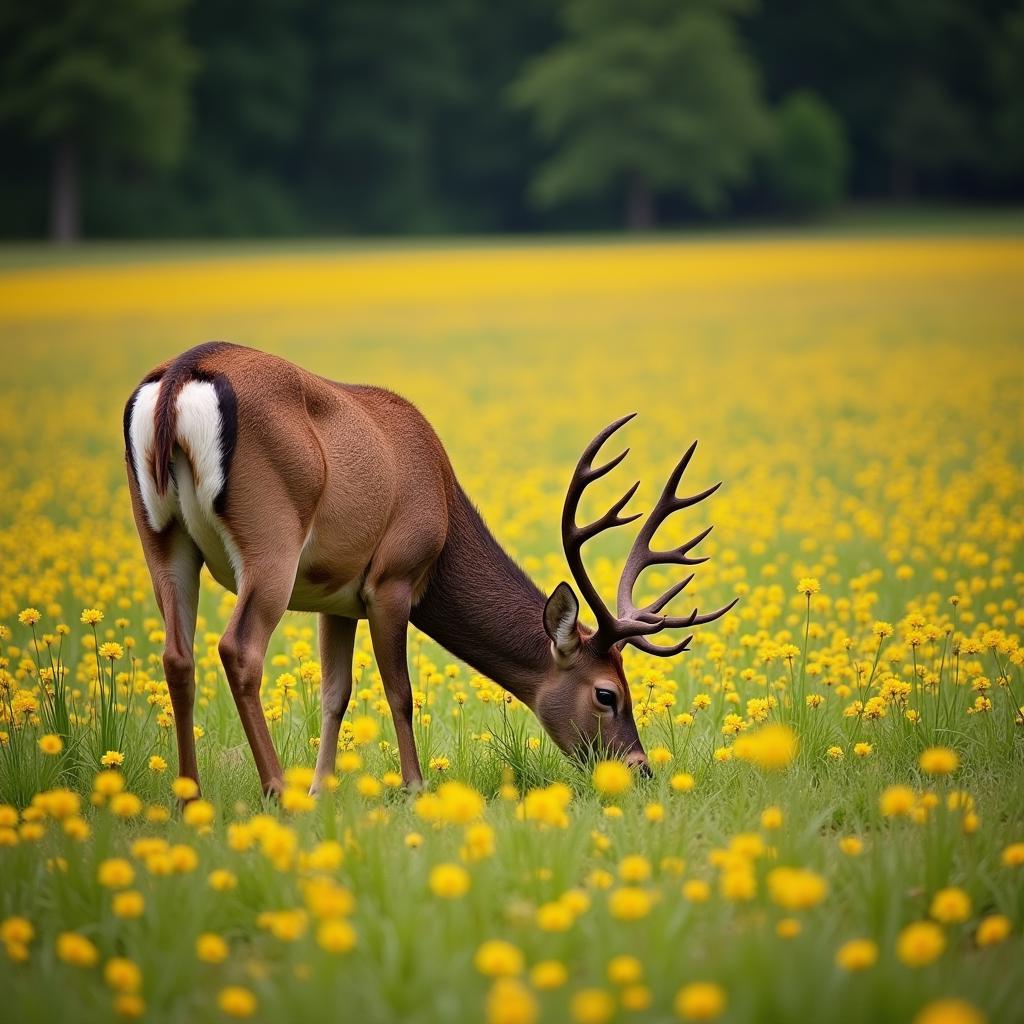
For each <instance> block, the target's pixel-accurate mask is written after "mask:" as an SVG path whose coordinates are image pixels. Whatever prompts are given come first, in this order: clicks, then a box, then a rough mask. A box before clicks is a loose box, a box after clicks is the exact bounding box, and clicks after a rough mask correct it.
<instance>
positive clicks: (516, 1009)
mask: <svg viewBox="0 0 1024 1024" xmlns="http://www.w3.org/2000/svg"><path fill="white" fill-rule="evenodd" d="M538 1014H539V1009H538V1006H537V1000H536V998H535V997H534V995H533V993H532V992H531V991H530V990H529V989H528V988H527V987H526V986H525V985H524V984H523V983H522V982H521V981H519V979H518V978H497V979H495V981H494V984H493V985H492V986H491V990H490V991H489V992H488V993H487V1008H486V1020H487V1024H536V1021H537V1017H538Z"/></svg>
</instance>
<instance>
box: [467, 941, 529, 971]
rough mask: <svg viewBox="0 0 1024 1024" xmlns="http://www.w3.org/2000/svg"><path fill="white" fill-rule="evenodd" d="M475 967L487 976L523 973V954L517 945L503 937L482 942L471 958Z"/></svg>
mask: <svg viewBox="0 0 1024 1024" xmlns="http://www.w3.org/2000/svg"><path fill="white" fill-rule="evenodd" d="M473 964H474V966H475V967H476V969H477V970H478V971H479V972H480V973H481V974H483V975H484V976H485V977H488V978H504V977H512V976H514V975H518V974H522V973H523V966H524V963H523V954H522V951H521V950H520V949H519V947H518V946H513V945H512V943H511V942H505V941H504V939H489V940H488V941H487V942H484V943H482V944H481V945H480V946H479V948H478V949H477V951H476V956H474V958H473Z"/></svg>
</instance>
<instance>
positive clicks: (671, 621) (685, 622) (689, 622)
mask: <svg viewBox="0 0 1024 1024" xmlns="http://www.w3.org/2000/svg"><path fill="white" fill-rule="evenodd" d="M738 603H739V598H738V597H734V598H733V599H732V600H731V601H730V602H729V603H728V604H724V605H722V607H721V608H716V609H715V610H714V611H713V612H705V613H704V614H703V615H701V614H699V613H698V612H697V609H696V608H694V609H693V611H692V612H691V613H690V614H689V615H679V616H675V615H666V616H664V617H663V619H662V621H663V622H664V624H665V625H664V627H663V628H664V629H688V628H689V627H690V626H706V625H707V624H708V623H709V622H714V621H715V619H720V618H721V617H722V616H723V615H725V614H726V613H727V612H729V611H731V610H732V609H733V607H734V606H735V605H736V604H738Z"/></svg>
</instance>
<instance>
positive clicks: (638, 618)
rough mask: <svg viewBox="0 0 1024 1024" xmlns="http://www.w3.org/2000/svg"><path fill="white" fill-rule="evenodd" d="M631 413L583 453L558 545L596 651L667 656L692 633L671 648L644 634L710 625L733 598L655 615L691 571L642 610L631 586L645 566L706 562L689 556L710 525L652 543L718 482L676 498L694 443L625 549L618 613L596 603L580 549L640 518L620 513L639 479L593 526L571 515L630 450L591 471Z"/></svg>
mask: <svg viewBox="0 0 1024 1024" xmlns="http://www.w3.org/2000/svg"><path fill="white" fill-rule="evenodd" d="M635 415H636V413H630V414H629V415H628V416H623V417H622V418H621V419H618V420H616V421H615V422H614V423H610V424H609V425H608V426H607V427H605V428H604V430H602V431H601V432H600V433H599V434H598V435H597V436H596V437H595V438H594V440H593V441H591V442H590V444H588V445H587V447H586V448H585V449H584V450H583V454H582V455H581V456H580V460H579V462H578V463H577V464H576V469H575V470H574V472H573V475H572V479H571V480H570V481H569V488H568V491H567V492H566V495H565V505H564V507H563V509H562V544H563V546H564V547H565V557H566V560H567V561H568V563H569V569H570V570H571V572H572V575H573V579H575V580H576V584H577V586H578V587H579V588H580V593H581V594H582V595H583V597H584V598H585V599H586V602H587V604H589V605H590V608H591V611H593V613H594V617H595V618H596V619H597V633H596V634H595V635H594V639H593V643H594V644H595V646H596V647H597V648H598V649H599V650H608V649H610V648H611V647H613V646H615V645H616V644H619V645H624V644H626V643H631V644H633V646H634V647H637V648H639V649H640V650H641V651H646V652H647V653H648V654H654V655H657V656H659V657H664V658H667V657H671V656H672V655H674V654H681V653H682V652H683V651H685V650H687V649H688V648H689V645H690V642H691V641H692V640H693V635H692V634H691V635H689V636H687V637H686V638H685V639H684V640H682V641H681V642H680V643H677V644H672V645H671V646H668V647H659V646H657V645H656V644H652V643H651V642H650V640H648V639H647V637H648V636H649V635H651V634H652V633H659V632H661V630H663V629H689V628H690V627H691V626H696V625H704V624H706V623H708V622H713V621H714V620H715V619H718V618H720V617H721V616H723V615H725V613H726V612H728V611H729V609H730V608H732V607H733V605H735V604H736V600H733V601H730V602H729V604H727V605H724V606H723V607H722V608H719V609H717V610H716V611H713V612H708V613H706V614H704V615H701V614H700V613H699V612H698V610H697V609H696V608H694V610H693V611H692V612H691V613H690V615H687V616H674V615H662V614H660V613H661V610H662V609H663V608H664V607H665V606H666V605H667V604H668V603H669V602H670V601H671V600H672V599H673V598H675V597H676V596H678V595H679V594H680V593H681V592H682V591H683V590H684V589H685V588H686V586H687V585H688V584H689V582H690V580H692V579H693V573H690V575H689V576H687V577H686V579H684V580H682V581H681V582H679V583H675V584H673V585H672V586H671V587H669V589H668V590H666V591H665V593H664V594H662V595H661V597H659V598H657V599H656V600H654V601H652V602H651V603H650V604H647V605H644V607H642V608H637V606H636V605H635V604H634V603H633V588H634V587H635V586H636V581H637V579H638V578H639V576H640V574H641V573H642V572H643V571H644V570H645V569H646V568H648V567H649V566H652V565H687V566H690V565H700V563H701V562H706V561H707V559H706V558H691V557H690V551H692V550H693V548H695V547H696V546H697V545H698V544H699V543H700V542H701V541H702V540H703V539H704V538H705V537H706V536H707V535H708V534H709V533H710V532H711V530H712V527H710V526H709V527H708V528H707V529H706V530H703V531H702V532H701V533H699V534H697V536H696V537H694V538H692V539H691V540H689V541H687V542H686V543H685V544H681V545H680V546H679V547H677V548H672V549H670V550H667V551H654V550H652V549H651V540H652V539H653V538H654V534H655V533H656V532H657V531H658V528H659V527H660V526H661V524H662V523H663V522H664V521H665V520H666V519H667V518H668V517H669V516H670V515H671V514H672V513H673V512H678V511H679V510H680V509H684V508H689V507H690V506H691V505H696V504H697V503H698V502H701V501H703V500H704V499H705V498H707V497H708V496H709V495H711V494H714V492H715V491H717V490H718V488H719V487H721V483H717V484H715V485H714V486H713V487H709V488H707V489H706V490H704V491H701V492H700V493H699V494H694V495H692V496H690V497H686V498H680V497H678V496H677V494H676V489H677V488H678V487H679V481H680V480H681V479H682V476H683V473H684V472H685V471H686V467H687V466H688V465H689V464H690V459H691V458H692V457H693V453H694V450H695V449H696V447H697V442H696V441H694V442H693V444H692V445H690V447H689V448H688V449H687V451H686V454H685V455H683V457H682V458H681V459H680V460H679V462H678V463H677V464H676V467H675V469H673V470H672V473H671V474H670V475H669V478H668V482H667V483H666V484H665V488H664V490H663V491H662V492H661V497H660V498H659V499H658V501H657V504H656V505H655V506H654V509H653V510H652V512H651V513H650V515H649V516H648V517H647V520H646V521H645V522H644V524H643V526H642V527H641V528H640V532H639V533H638V534H637V537H636V540H635V541H634V542H633V546H632V548H630V552H629V556H628V558H627V559H626V564H625V567H624V569H623V571H622V577H621V579H620V581H619V590H618V614H617V615H613V614H612V613H611V611H610V610H609V609H608V607H607V605H605V603H604V602H603V601H602V600H601V597H600V595H599V594H598V593H597V588H596V587H595V586H594V584H593V583H592V582H591V580H590V577H589V576H588V575H587V570H586V566H585V565H584V563H583V553H582V549H583V545H584V544H585V543H586V542H587V541H588V540H590V538H591V537H594V536H596V535H597V534H598V533H601V532H602V531H604V530H608V529H611V528H613V527H616V526H625V525H626V524H627V523H631V522H634V521H635V520H637V519H639V518H640V515H641V514H640V513H637V514H636V515H631V516H623V515H620V513H621V512H622V510H623V509H624V508H625V507H626V505H627V504H628V502H629V500H630V499H631V498H632V497H633V495H634V494H635V493H636V489H637V487H639V486H640V481H639V480H638V481H637V482H636V483H635V484H633V486H632V487H631V488H630V489H629V490H628V491H626V493H625V494H624V495H623V496H622V497H621V498H619V500H618V501H617V502H615V504H614V505H612V507H611V508H610V509H609V510H608V511H607V512H606V513H605V514H604V515H603V516H601V517H600V518H599V519H597V520H595V521H594V522H592V523H589V524H588V525H586V526H582V527H581V526H577V525H576V513H577V510H578V508H579V503H580V498H581V497H582V495H583V492H584V490H586V488H587V487H588V486H589V485H590V484H591V483H593V482H594V481H595V480H598V479H600V478H601V477H603V476H604V475H605V474H606V473H610V472H611V471H612V470H613V469H614V468H615V467H616V466H617V465H618V464H619V463H620V462H622V460H623V459H624V458H625V457H626V456H627V455H628V454H629V449H628V448H627V449H626V450H625V451H623V452H622V453H621V454H619V455H617V456H616V457H615V458H614V459H611V460H610V461H609V462H606V463H604V465H602V466H598V467H597V468H596V469H595V468H594V466H593V461H594V456H595V455H596V454H597V452H598V450H599V449H600V448H601V446H602V445H603V444H604V443H605V441H607V440H608V438H609V437H611V436H612V434H614V433H615V432H616V431H617V430H618V429H619V428H620V427H621V426H623V425H624V424H625V423H628V422H629V421H630V420H631V419H632V418H633V417H634V416H635Z"/></svg>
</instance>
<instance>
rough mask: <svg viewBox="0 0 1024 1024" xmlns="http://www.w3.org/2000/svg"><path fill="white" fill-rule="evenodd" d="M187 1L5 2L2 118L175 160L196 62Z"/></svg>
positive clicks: (51, 136)
mask: <svg viewBox="0 0 1024 1024" xmlns="http://www.w3.org/2000/svg"><path fill="white" fill-rule="evenodd" d="M183 3H184V0H48V2H42V3H31V4H25V3H18V2H17V0H5V2H4V3H3V4H2V5H0V37H2V38H3V40H4V47H3V56H2V58H0V120H10V121H16V122H17V123H18V124H20V125H21V126H22V128H23V130H24V131H25V132H26V133H27V134H28V135H29V136H31V137H33V138H37V139H41V140H62V139H71V140H74V141H75V142H77V143H78V144H79V145H81V144H89V145H90V146H92V147H94V148H95V149H97V150H99V149H103V150H106V151H110V152H113V153H116V154H120V155H124V156H129V157H133V158H135V159H138V160H142V161H144V162H147V163H154V164H164V165H167V164H170V163H172V162H173V161H174V160H175V159H176V158H177V157H178V156H179V155H180V153H181V149H182V145H183V142H184V140H185V133H186V128H187V124H188V115H189V106H188V102H187V100H188V95H187V88H188V83H189V81H190V79H191V77H192V75H193V73H194V71H195V67H196V62H195V58H194V56H193V53H192V51H191V49H190V48H189V47H188V45H187V43H186V42H185V38H184V34H183V32H182V28H181V12H182V8H183Z"/></svg>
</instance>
